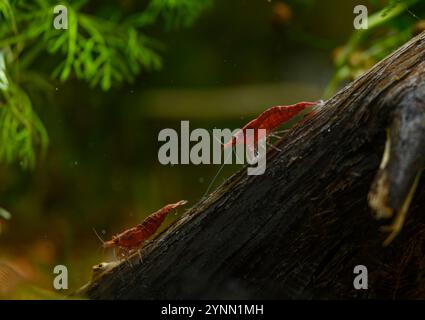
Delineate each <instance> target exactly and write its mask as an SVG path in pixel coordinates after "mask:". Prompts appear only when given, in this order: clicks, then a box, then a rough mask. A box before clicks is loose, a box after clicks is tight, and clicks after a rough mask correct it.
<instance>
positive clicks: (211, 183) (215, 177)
mask: <svg viewBox="0 0 425 320" xmlns="http://www.w3.org/2000/svg"><path fill="white" fill-rule="evenodd" d="M213 137H214V138H215V139H216V140H217V141H218V142H219V143H220V144H221V145H222V146H224V143H222V142H221V141H219V140H218V139H217V137H216V136H214V135H213ZM232 155H233V148H232V152H231V153H230V154H229V155H228V156H227V158H226V159H224V162H223V164H222V165H221V166H220V169H218V171H217V172H216V174H215V176H214V178H213V179H212V180H211V182H210V184H209V185H208V188H207V191H205V193H204V195H203V196H202V198H203V197H205V196H206V195H207V194H208V192H209V191H210V190H211V187H212V185H213V184H214V182H215V181H216V180H217V177H218V175H219V174H220V172H221V170H223V168H224V165H225V164H226V161H227V160H228V159H229V157H231V156H232ZM235 155H236V157H238V155H237V154H236V153H235Z"/></svg>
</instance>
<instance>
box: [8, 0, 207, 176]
mask: <svg viewBox="0 0 425 320" xmlns="http://www.w3.org/2000/svg"><path fill="white" fill-rule="evenodd" d="M210 4H211V1H210V0H179V1H175V0H150V1H147V2H146V3H145V5H144V6H140V5H139V4H138V3H137V2H130V5H133V6H134V8H133V10H131V12H132V13H131V14H130V13H126V12H129V10H126V8H125V7H124V4H123V3H121V2H118V1H117V2H116V3H115V4H109V3H106V2H105V3H103V2H99V3H98V4H96V5H93V4H91V3H89V1H87V0H77V1H72V2H71V1H70V2H66V1H53V0H36V1H22V0H0V161H3V162H7V163H11V162H19V163H20V164H21V166H22V167H23V168H31V167H34V165H35V163H36V158H37V157H36V155H37V154H40V152H41V153H43V151H44V150H45V149H46V147H47V144H48V135H47V131H46V129H45V128H44V126H43V124H42V122H41V121H40V119H39V118H38V116H37V114H36V112H35V111H34V108H33V101H32V98H31V95H30V92H29V90H28V89H27V87H28V86H30V85H32V86H35V87H38V88H39V89H41V90H46V88H48V86H49V85H48V81H47V80H48V79H49V77H52V78H53V79H55V80H57V81H61V82H65V81H67V80H69V79H71V78H76V79H78V80H81V81H85V82H86V83H88V84H89V85H90V86H91V87H100V88H101V89H102V90H104V91H107V90H109V89H110V88H111V87H113V86H114V85H117V84H119V83H123V82H132V81H134V79H135V77H136V76H137V75H138V74H140V72H142V71H144V70H145V71H152V70H158V69H159V68H160V67H161V57H160V54H159V51H160V49H161V43H160V41H159V40H157V39H155V38H153V37H150V36H149V35H148V34H147V31H146V29H147V28H148V27H151V26H152V25H153V24H162V23H164V22H165V27H166V28H171V27H178V26H189V25H190V24H192V23H193V21H194V20H195V19H196V18H197V17H198V16H199V15H200V14H201V12H202V11H203V10H204V9H205V8H207V7H208V6H209V5H210ZM57 5H64V6H65V7H66V8H67V21H68V28H67V29H66V30H62V29H59V30H57V29H55V28H54V26H53V20H54V18H55V11H54V8H55V6H57ZM127 5H128V4H127Z"/></svg>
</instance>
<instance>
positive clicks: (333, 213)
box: [78, 33, 425, 299]
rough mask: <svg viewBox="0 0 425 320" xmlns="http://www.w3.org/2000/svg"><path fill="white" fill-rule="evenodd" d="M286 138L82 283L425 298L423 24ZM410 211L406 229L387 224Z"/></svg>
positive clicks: (268, 294) (135, 292)
mask: <svg viewBox="0 0 425 320" xmlns="http://www.w3.org/2000/svg"><path fill="white" fill-rule="evenodd" d="M385 145H386V146H387V147H386V148H385ZM278 147H279V148H280V149H281V150H282V151H281V152H277V151H275V150H271V151H270V152H269V154H268V158H267V170H266V172H265V174H263V175H260V176H248V175H247V174H246V170H242V171H241V172H239V173H238V174H236V175H234V176H233V177H231V178H230V179H229V180H228V181H227V182H225V183H224V184H223V185H222V186H220V187H219V188H218V189H217V190H216V191H215V192H213V193H212V194H211V195H209V197H208V198H205V199H203V200H201V201H200V202H199V203H198V204H197V205H195V206H194V207H193V208H192V209H190V210H189V211H188V212H186V213H185V214H184V215H183V216H182V218H181V219H180V220H179V221H177V222H176V223H175V224H173V225H172V226H171V227H170V228H169V229H168V230H167V231H166V232H164V233H162V234H160V235H159V236H158V237H157V238H156V239H155V240H154V241H153V242H151V243H149V244H148V245H147V246H146V247H144V248H143V249H142V251H141V252H140V254H141V256H142V261H141V262H140V258H139V255H138V254H135V255H133V256H132V257H131V258H130V259H129V260H128V261H124V262H121V263H118V264H117V263H115V264H113V265H107V264H105V265H103V266H99V267H97V268H96V270H97V271H98V272H97V276H96V277H95V278H94V279H93V280H92V281H91V282H90V283H88V284H87V285H86V286H84V287H83V288H82V289H81V290H80V291H79V292H78V293H79V294H85V295H87V296H88V297H89V298H91V299H129V298H130V299H138V298H140V299H184V298H194V299H198V298H275V299H276V298H277V299H281V298H282V299H286V298H292V299H298V298H307V299H315V298H353V297H358V298H425V268H424V267H423V266H424V265H425V264H424V263H425V188H424V187H425V179H424V178H422V179H420V178H419V176H420V172H421V170H422V169H423V168H424V165H425V33H422V34H420V35H418V36H417V37H416V38H414V39H412V40H411V41H410V42H409V43H407V44H405V45H404V46H403V47H401V48H400V49H398V50H397V51H396V52H394V53H393V54H391V55H390V56H389V57H387V58H386V59H384V60H383V61H381V62H380V63H378V64H377V65H376V66H375V67H374V68H372V70H370V71H369V72H367V73H366V74H364V75H363V76H362V77H360V78H359V79H357V80H356V81H354V82H353V83H351V84H349V85H347V86H346V87H345V88H343V89H342V90H341V91H340V92H339V93H337V94H336V95H335V96H334V97H332V98H331V99H329V100H328V101H326V103H325V105H324V107H323V108H321V109H320V110H318V111H317V112H314V113H311V114H309V115H308V116H307V117H306V118H304V120H303V121H302V122H301V123H299V124H297V125H296V126H295V127H293V128H292V129H291V130H290V131H289V132H288V133H287V134H286V135H285V136H284V137H283V138H282V139H281V140H280V141H279V145H278ZM384 150H385V152H384ZM374 216H375V217H374ZM403 217H405V218H406V220H405V223H404V226H403V228H402V229H401V230H398V229H400V228H398V229H397V228H392V229H391V230H392V233H391V232H390V233H388V230H387V231H382V230H381V227H382V226H386V225H391V224H392V223H393V222H394V223H395V224H394V226H397V225H398V226H401V225H402V222H403V221H402V220H403V219H402V218H403ZM375 218H383V219H381V220H377V219H375ZM397 231H400V232H399V234H398V235H397ZM356 265H364V266H366V267H367V269H368V273H369V274H368V278H369V283H368V286H369V288H368V289H367V290H356V289H354V287H353V279H354V277H355V276H356V275H355V274H353V269H354V267H355V266H356Z"/></svg>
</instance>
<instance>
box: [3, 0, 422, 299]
mask: <svg viewBox="0 0 425 320" xmlns="http://www.w3.org/2000/svg"><path fill="white" fill-rule="evenodd" d="M31 2H32V1H25V3H24V2H23V1H6V0H2V1H1V2H0V3H1V5H0V17H1V19H0V30H1V31H0V36H1V39H0V49H1V51H0V52H1V57H2V59H0V69H1V70H0V88H1V90H2V93H1V95H0V131H2V132H1V133H0V160H1V161H0V207H1V208H2V209H0V297H1V298H12V299H19V298H41V299H42V298H61V297H62V296H61V295H58V293H57V292H56V293H55V292H54V291H55V290H54V289H53V287H52V281H53V278H54V276H55V275H54V274H53V267H54V266H55V265H58V264H62V265H65V266H67V267H68V272H69V288H70V289H69V290H67V291H65V292H62V293H64V294H67V293H69V292H71V291H73V290H75V289H77V288H79V287H80V286H82V285H83V284H84V283H85V282H87V281H88V280H89V279H90V275H91V266H93V265H95V264H96V263H99V262H101V261H105V260H111V259H113V257H112V256H111V254H110V252H108V251H103V250H102V249H101V243H100V242H99V240H98V239H97V238H96V236H95V235H94V233H93V228H96V230H98V232H99V233H100V234H101V235H102V237H103V238H104V239H109V238H111V237H112V235H113V234H116V233H118V232H120V231H122V230H123V229H126V228H128V227H130V226H133V225H135V224H137V223H140V222H141V221H142V220H143V218H144V217H146V216H147V215H148V214H150V213H152V212H154V211H156V210H157V209H159V208H160V207H162V206H164V205H165V204H167V203H171V202H176V201H178V200H180V199H187V200H189V206H190V205H193V204H194V203H196V202H197V201H198V200H199V199H200V198H201V197H202V195H203V194H204V193H205V191H206V190H207V188H208V185H209V184H210V182H211V181H212V178H213V177H214V175H215V174H216V172H217V170H218V169H219V166H218V165H199V166H194V165H176V166H163V165H161V164H160V163H159V162H158V158H157V152H158V148H159V146H160V145H161V144H160V143H159V142H158V133H159V131H160V130H161V129H164V128H176V129H177V131H178V132H179V128H180V121H181V120H189V121H190V126H191V128H192V129H195V128H206V129H208V130H212V129H213V128H238V127H240V126H243V125H244V124H245V123H246V122H248V121H249V120H251V119H252V118H253V117H255V116H256V115H257V114H259V113H261V112H262V111H263V110H265V109H266V108H268V107H270V106H273V105H284V104H292V103H296V102H298V101H302V100H305V101H309V100H317V99H323V98H326V97H329V96H330V95H331V94H332V93H334V92H335V91H336V90H337V89H338V88H339V87H340V86H342V85H343V84H344V83H346V82H347V81H351V80H352V79H354V78H356V77H357V76H359V75H360V74H362V73H363V72H364V71H366V70H367V69H369V68H370V67H371V66H373V65H374V64H375V63H376V62H377V61H379V60H380V59H382V58H383V57H385V56H386V55H387V54H388V53H389V52H391V51H392V50H394V49H395V48H397V47H398V46H399V45H401V44H402V43H404V42H405V41H407V40H408V39H410V38H411V37H412V36H413V35H414V34H417V33H419V32H420V31H422V30H423V29H424V28H425V27H424V20H423V18H424V16H423V13H424V12H425V9H424V5H423V3H422V4H421V3H420V2H421V1H401V2H400V1H359V0H345V1H339V0H320V1H318V0H317V1H314V0H298V1H297V0H293V1H289V0H288V1H283V0H282V1H267V0H231V1H229V0H214V1H201V0H182V1H181V2H179V1H171V0H161V1H159V0H152V1H136V0H120V1H113V2H105V1H100V0H99V1H70V2H69V3H66V2H60V3H62V4H64V5H66V6H69V8H70V9H69V10H68V14H69V29H68V30H67V31H64V30H53V28H52V19H53V14H52V11H53V9H52V8H53V6H54V5H55V4H56V2H55V1H34V3H33V4H29V3H31ZM58 3H59V2H58ZM359 4H364V5H367V7H368V9H369V14H370V15H374V16H373V19H371V21H369V26H370V30H368V31H363V30H362V31H358V32H357V31H356V32H355V31H354V28H353V19H354V17H355V15H354V14H353V8H354V6H355V5H359ZM46 17H47V18H46ZM37 19H40V23H37ZM90 19H91V20H90ZM75 20H77V21H78V22H75ZM105 21H106V22H105ZM74 26H77V27H75V28H74ZM36 27H37V28H36ZM103 28H104V29H103ZM33 29H34V30H33ZM96 30H97V31H96ZM73 31H76V32H77V34H78V36H75V37H73V36H72V35H73V34H74V32H73ZM62 34H65V35H62ZM102 37H104V38H102ZM108 37H109V38H108ZM102 39H103V40H102ZM72 41H75V46H73V42H72ZM75 48H76V49H75ZM93 48H94V49H93ZM96 48H97V49H96ZM108 50H109V51H108ZM70 52H71V53H70ZM114 55H116V56H114ZM100 57H104V58H102V59H103V60H101V59H100ZM108 59H111V61H109V60H108ZM1 61H3V63H1ZM111 70H112V71H111ZM2 81H3V82H2ZM2 83H3V86H1V85H2ZM8 108H10V110H14V113H10V114H9V113H8V112H9V111H8ZM20 112H21V115H20V116H19V117H18V115H19V113H20ZM14 117H15V118H14ZM25 119H29V120H28V121H24V120H25ZM13 121H15V122H16V124H14V123H15V122H13ZM20 121H21V122H20ZM14 135H16V137H15V136H14ZM238 169H240V166H237V165H229V166H225V168H224V170H223V171H222V172H221V173H220V175H219V176H218V179H217V180H216V181H215V183H214V186H213V188H215V187H217V186H218V185H219V184H221V183H222V182H223V181H224V180H225V179H226V177H229V175H231V174H232V173H234V172H236V171H237V170H238ZM184 210H185V209H179V210H178V213H177V214H172V215H170V216H169V217H168V218H167V220H166V223H165V224H164V226H163V227H162V228H161V229H163V228H165V227H166V226H167V224H169V223H172V222H173V221H174V220H176V219H177V218H178V217H179V215H181V214H182V212H183V211H184Z"/></svg>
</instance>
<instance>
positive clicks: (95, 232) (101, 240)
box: [93, 227, 105, 244]
mask: <svg viewBox="0 0 425 320" xmlns="http://www.w3.org/2000/svg"><path fill="white" fill-rule="evenodd" d="M93 231H94V234H95V235H96V236H97V237H98V238H99V240H100V242H102V244H105V241H103V239H102V238H101V237H100V236H99V234H98V233H97V231H96V229H95V228H94V227H93Z"/></svg>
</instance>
